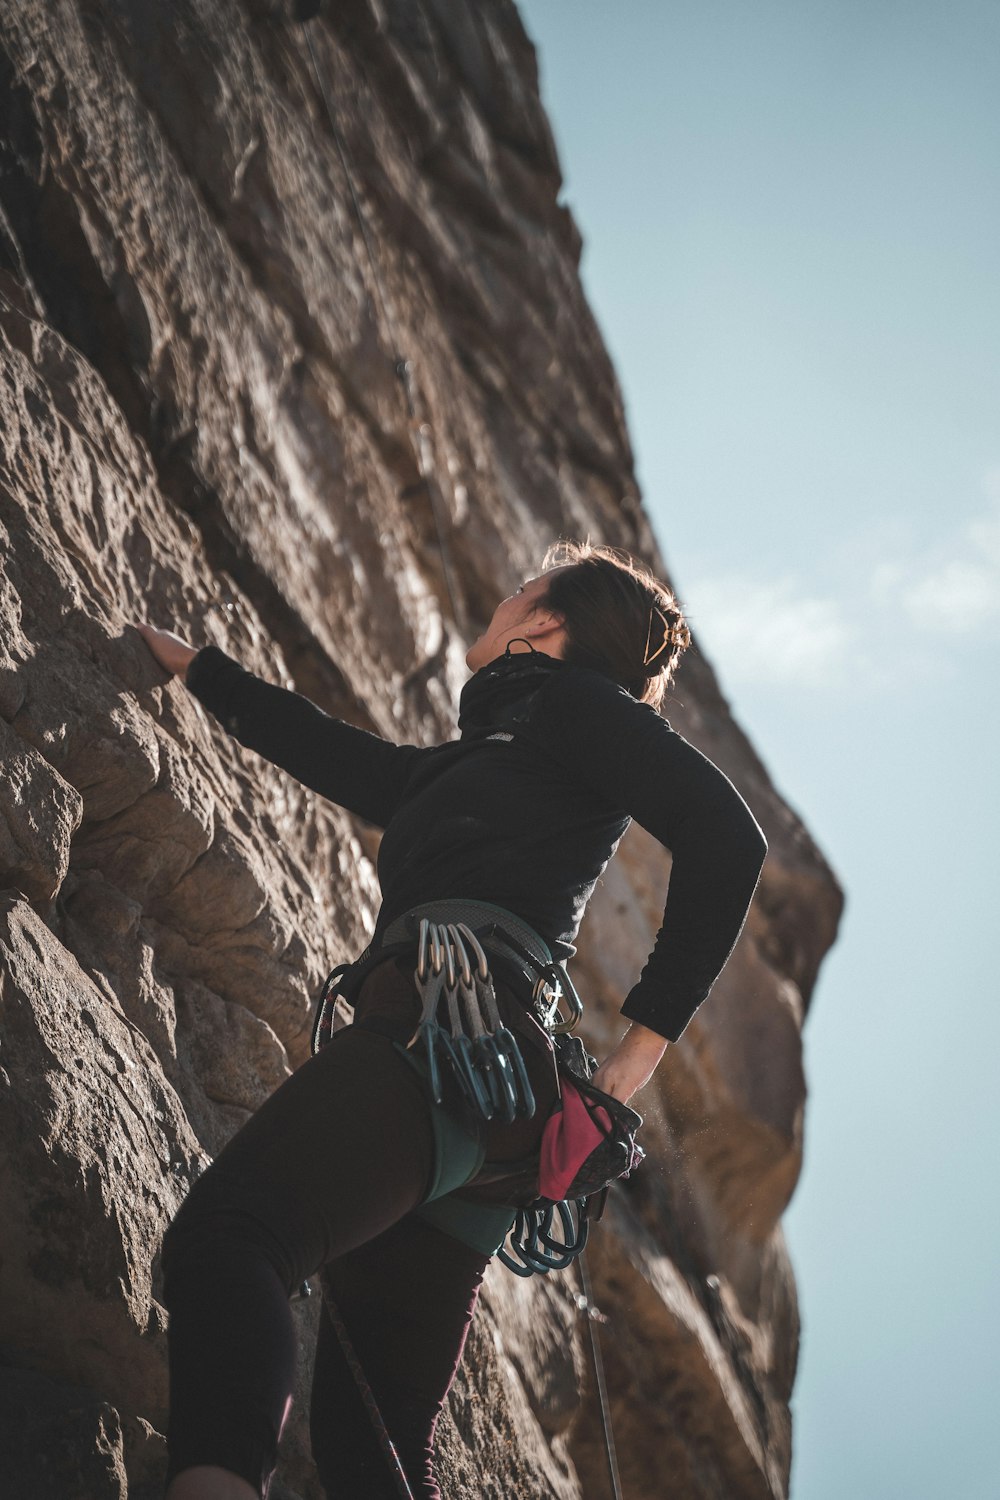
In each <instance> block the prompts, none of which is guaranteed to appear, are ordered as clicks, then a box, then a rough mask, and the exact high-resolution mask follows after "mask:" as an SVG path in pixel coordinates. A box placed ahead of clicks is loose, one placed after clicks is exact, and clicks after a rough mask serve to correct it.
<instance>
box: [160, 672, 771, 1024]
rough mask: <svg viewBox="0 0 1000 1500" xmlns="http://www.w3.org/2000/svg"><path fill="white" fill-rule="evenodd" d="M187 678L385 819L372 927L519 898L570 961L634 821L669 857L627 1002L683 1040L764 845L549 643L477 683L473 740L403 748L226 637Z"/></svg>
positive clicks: (617, 692)
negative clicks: (439, 908)
mask: <svg viewBox="0 0 1000 1500" xmlns="http://www.w3.org/2000/svg"><path fill="white" fill-rule="evenodd" d="M187 685H188V687H189V688H190V690H191V692H192V693H193V694H194V695H195V696H196V697H197V698H198V699H199V700H200V701H201V702H202V703H203V704H204V705H205V707H206V708H208V709H209V710H210V711H211V712H212V713H213V714H214V715H215V717H216V718H217V719H219V721H220V722H221V723H222V725H223V726H224V727H225V728H226V729H227V730H228V731H229V732H230V733H231V734H233V735H234V736H235V737H236V738H237V739H238V740H239V741H240V743H241V744H243V745H246V746H247V747H248V748H249V749H251V750H255V751H256V752H257V753H258V754H260V755H262V756H264V757H265V758H266V759H267V760H269V761H272V762H273V763H274V764H275V765H278V766H281V767H282V768H283V769H284V770H286V771H288V772H290V774H291V775H293V776H294V777H296V779H297V780H299V781H301V782H302V783H303V784H304V785H305V786H308V787H311V788H312V789H313V790H314V791H316V792H318V793H320V795H321V796H323V797H327V798H329V799H330V800H331V801H332V802H336V803H338V804H339V805H340V806H341V807H344V808H347V809H348V810H349V811H350V812H353V813H356V814H358V815H359V816H360V817H362V818H364V819H365V820H366V821H367V822H370V823H373V824H375V825H376V826H377V827H380V828H383V829H384V830H385V833H384V836H383V839H382V843H381V847H380V850H379V857H378V875H379V880H380V883H381V886H382V908H381V911H380V913H379V918H378V924H377V927H376V932H378V931H380V930H382V929H383V928H384V927H386V926H387V925H388V923H390V922H391V921H393V920H394V919H395V918H396V917H397V916H399V915H400V914H401V913H402V912H404V911H407V910H408V909H409V908H410V907H411V906H416V905H417V904H419V903H420V902H424V901H433V900H440V899H444V898H448V897H455V896H464V897H468V898H472V899H475V900H479V901H489V902H493V903H494V904H496V905H497V906H503V907H506V908H507V909H508V910H509V911H513V912H515V913H516V914H517V915H518V916H520V917H522V918H523V919H524V920H525V921H526V922H528V923H529V924H530V925H531V926H532V927H534V928H535V930H536V931H537V932H538V933H540V934H541V936H542V937H544V938H545V939H546V941H547V942H548V943H549V945H550V947H551V948H552V951H553V953H555V954H556V956H557V957H563V958H565V957H568V956H569V955H570V954H572V952H573V951H574V948H573V940H574V939H575V937H576V934H577V931H578V929H579V926H580V920H581V918H582V916H583V911H584V908H585V906H586V904H587V900H588V898H589V897H590V895H591V892H592V891H593V889H594V886H595V884H596V882H597V880H598V878H599V877H600V875H601V873H602V871H603V870H604V867H605V865H606V864H607V862H608V860H609V859H610V857H611V855H612V854H613V853H614V851H615V848H616V847H617V845H618V841H619V840H620V838H621V836H622V834H623V833H624V832H625V829H626V828H627V827H628V825H629V822H630V821H631V819H633V818H634V819H635V821H636V822H637V823H639V824H640V825H641V826H642V827H643V828H645V829H647V830H648V831H649V832H650V833H651V834H653V836H654V837H655V838H657V839H658V840H659V841H660V843H662V844H663V845H665V846H666V848H668V849H669V850H670V852H671V854H672V857H673V862H672V869H671V876H670V886H669V891H668V895H667V901H666V906H665V910H664V917H663V925H662V927H661V928H660V931H659V933H658V935H657V938H656V943H655V945H654V948H653V951H652V953H651V954H650V955H649V958H648V960H647V962H646V965H645V967H644V969H643V970H642V973H641V975H640V977H639V980H638V983H637V984H636V985H635V986H634V987H633V988H632V990H631V991H630V992H629V994H628V996H627V998H626V1000H625V1004H624V1006H623V1007H622V1009H623V1013H624V1014H625V1015H626V1016H628V1017H629V1018H630V1019H631V1020H634V1021H638V1022H640V1023H641V1024H642V1025H643V1026H648V1027H649V1028H650V1029H651V1030H653V1031H656V1032H658V1033H659V1034H660V1035H661V1036H665V1037H667V1038H669V1039H670V1040H672V1041H675V1040H676V1039H677V1038H678V1037H679V1036H680V1035H681V1032H682V1031H683V1030H684V1028H685V1026H686V1025H687V1023H688V1021H689V1020H690V1018H691V1016H692V1015H693V1014H694V1011H695V1010H696V1009H697V1007H698V1006H699V1005H700V1004H701V1002H702V1001H703V1000H704V999H705V997H706V995H707V994H708V992H709V990H710V989H711V987H712V984H713V983H714V981H715V979H716V978H717V976H718V974H719V972H720V970H721V969H722V967H723V965H724V964H725V962H726V959H727V958H728V956H729V954H730V952H731V950H732V947H733V944H734V943H735V942H736V939H737V937H738V936H739V932H740V929H741V927H742V925H743V921H744V919H745V917H746V913H747V908H748V907H749V904H750V898H751V896H752V895H753V891H754V887H755V885H756V882H757V877H758V875H759V873H760V868H761V864H762V863H763V859H764V855H765V853H766V850H767V845H766V843H765V840H764V836H763V834H762V833H761V831H760V829H759V828H758V826H757V824H756V822H755V821H754V818H753V816H752V815H751V813H750V811H749V809H748V808H747V806H746V803H745V802H744V801H743V799H742V798H741V797H740V795H739V793H738V792H737V791H736V789H735V788H734V787H733V785H732V783H731V782H730V781H729V780H728V779H727V778H726V777H725V776H724V775H723V773H722V772H721V771H720V770H719V769H718V768H717V767H716V766H714V765H713V764H712V762H711V761H709V760H707V759H706V758H705V756H703V755H702V754H701V753H700V752H699V751H698V750H696V749H695V748H694V747H693V746H692V745H689V744H688V743H687V741H686V740H684V739H682V738H681V736H680V735H679V734H676V733H675V732H674V730H672V729H671V728H670V725H669V724H668V723H667V721H666V720H665V719H663V718H661V717H660V715H659V714H658V713H656V712H655V711H654V710H653V709H652V708H650V707H649V706H648V705H647V704H643V703H639V702H637V701H636V699H634V698H632V697H631V696H630V694H628V693H627V692H626V691H625V690H624V689H623V688H620V687H618V686H617V684H615V683H614V682H612V681H611V680H610V679H609V678H606V677H604V676H602V675H601V674H600V673H597V672H592V671H588V670H586V669H584V668H580V667H575V666H570V665H568V664H567V663H565V662H562V661H558V660H556V659H555V658H553V657H548V656H544V655H542V654H541V653H539V652H534V653H532V654H530V655H526V654H525V655H515V656H508V657H501V658H499V659H498V660H497V661H495V662H493V663H491V664H490V666H488V667H484V668H483V669H482V670H481V671H479V672H477V673H476V674H475V676H474V677H473V678H472V679H471V680H470V681H469V682H468V683H467V684H466V686H465V688H464V690H463V692H462V699H461V712H460V717H459V727H460V730H461V738H460V739H457V740H451V741H448V742H446V743H444V744H441V745H434V746H431V747H429V748H426V749H423V748H420V747H419V746H416V745H396V744H393V743H392V742H390V741H388V740H384V739H381V738H380V737H379V736H378V735H374V734H370V733H368V732H367V731H366V730H363V729H358V728H356V727H355V726H353V725H350V724H345V723H344V722H343V721H341V720H339V719H335V718H331V717H330V716H329V715H327V714H325V713H323V712H322V711H321V710H320V709H318V708H317V707H316V706H315V705H314V704H312V703H310V702H309V700H308V699H306V698H303V697H301V696H300V695H299V694H297V693H293V692H289V691H288V690H287V689H285V688H279V687H275V686H273V685H272V684H270V683H267V682H264V681H263V680H262V679H260V678H259V677H256V676H254V675H253V674H252V673H250V672H247V671H245V670H244V669H243V668H242V667H240V666H239V664H238V663H237V662H235V661H233V660H232V659H231V658H230V657H228V656H226V655H225V653H224V652H222V651H220V650H218V649H217V648H216V647H214V646H208V647H206V648H205V649H204V650H203V651H200V652H199V653H198V655H197V656H196V657H195V658H194V660H193V661H192V663H191V665H190V667H189V668H188V674H187Z"/></svg>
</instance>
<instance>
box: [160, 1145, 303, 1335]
mask: <svg viewBox="0 0 1000 1500" xmlns="http://www.w3.org/2000/svg"><path fill="white" fill-rule="evenodd" d="M283 1221H285V1216H284V1215H283V1214H282V1212H281V1209H280V1207H279V1208H276V1207H275V1206H274V1205H268V1204H266V1203H264V1202H263V1201H262V1200H261V1198H260V1196H259V1194H257V1193H256V1192H254V1191H253V1190H252V1189H251V1188H248V1187H247V1186H245V1185H243V1184H241V1183H240V1182H239V1181H237V1180H234V1179H232V1178H230V1177H229V1176H228V1175H227V1174H226V1173H224V1172H222V1171H219V1170H217V1169H216V1168H214V1167H210V1168H209V1170H208V1171H207V1172H206V1173H205V1174H204V1175H203V1176H202V1177H200V1178H199V1179H198V1181H197V1182H196V1183H195V1185H194V1187H193V1188H192V1189H191V1192H190V1193H189V1194H188V1196H187V1198H186V1199H185V1200H184V1202H183V1204H182V1205H181V1207H180V1209H179V1210H178V1212H177V1214H176V1216H175V1217H174V1219H173V1221H172V1222H171V1224H170V1225H169V1227H168V1229H167V1232H166V1234H165V1235H164V1237H163V1253H162V1265H163V1281H164V1299H165V1302H166V1305H167V1307H168V1308H169V1307H170V1302H171V1297H172V1295H173V1293H174V1291H175V1289H176V1288H177V1287H178V1286H179V1284H180V1283H181V1282H182V1281H183V1280H184V1278H185V1277H186V1276H187V1275H188V1274H189V1273H193V1274H196V1275H197V1276H198V1277H199V1278H203V1277H205V1276H207V1275H212V1274H215V1275H219V1276H233V1275H236V1274H238V1272H239V1269H240V1267H241V1266H243V1265H245V1264H246V1263H248V1262H254V1263H256V1264H258V1265H259V1263H260V1261H261V1260H264V1261H265V1262H266V1263H267V1264H268V1265H269V1266H270V1267H271V1269H272V1270H273V1271H274V1273H275V1274H276V1275H277V1276H278V1278H279V1279H280V1280H281V1282H282V1283H283V1284H284V1285H285V1286H286V1288H287V1290H288V1292H289V1293H291V1292H292V1291H293V1290H294V1289H295V1288H296V1287H297V1286H299V1285H300V1284H301V1282H302V1280H303V1279H304V1276H303V1274H302V1273H301V1272H300V1270H299V1265H300V1262H301V1260H302V1254H301V1250H300V1247H298V1246H296V1245H294V1244H290V1243H288V1241H287V1239H286V1237H285V1236H284V1235H283V1234H282V1233H281V1225H282V1223H283Z"/></svg>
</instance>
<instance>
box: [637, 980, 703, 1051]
mask: <svg viewBox="0 0 1000 1500" xmlns="http://www.w3.org/2000/svg"><path fill="white" fill-rule="evenodd" d="M643 988H644V987H643V986H642V985H641V984H637V985H636V986H635V987H634V988H633V989H631V990H629V992H628V995H627V996H626V997H625V1004H624V1005H623V1006H622V1009H621V1013H622V1015H623V1016H625V1017H626V1018H627V1019H628V1020H629V1021H637V1022H638V1023H639V1025H640V1026H645V1027H646V1028H647V1029H648V1030H649V1031H655V1032H656V1034H657V1036H662V1037H666V1039H667V1041H668V1042H679V1041H680V1039H681V1037H682V1036H683V1034H684V1031H685V1028H686V1027H687V1024H688V1022H689V1021H690V1019H691V1017H692V1016H693V1015H694V1013H695V1011H696V1010H697V1009H698V1005H700V1004H701V1001H698V1003H697V1004H695V1005H685V1006H683V1007H678V1006H676V1005H665V1004H663V1003H662V1002H661V1003H660V1004H657V1003H656V1002H655V1001H651V1000H649V999H648V998H647V996H646V995H645V994H644V993H643Z"/></svg>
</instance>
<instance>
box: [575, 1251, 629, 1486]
mask: <svg viewBox="0 0 1000 1500" xmlns="http://www.w3.org/2000/svg"><path fill="white" fill-rule="evenodd" d="M580 1278H581V1280H582V1282H583V1295H584V1297H585V1299H586V1307H585V1308H584V1313H585V1315H586V1319H587V1325H588V1327H589V1329H590V1348H591V1353H592V1354H593V1356H594V1374H595V1375H596V1376H597V1397H598V1400H599V1402H600V1405H601V1422H602V1423H603V1425H604V1447H605V1449H606V1451H607V1455H608V1474H609V1476H610V1478H611V1489H612V1492H613V1494H614V1497H615V1500H622V1482H621V1477H620V1475H619V1473H618V1454H617V1452H616V1451H615V1435H614V1431H613V1430H612V1427H611V1409H610V1407H609V1405H608V1388H607V1385H606V1383H605V1379H604V1360H603V1359H602V1358H601V1344H600V1340H599V1338H598V1336H597V1319H596V1318H595V1317H594V1315H593V1314H594V1292H593V1287H592V1286H591V1282H590V1272H589V1271H588V1270H587V1257H586V1255H581V1256H580Z"/></svg>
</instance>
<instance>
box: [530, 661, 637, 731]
mask: <svg viewBox="0 0 1000 1500" xmlns="http://www.w3.org/2000/svg"><path fill="white" fill-rule="evenodd" d="M535 704H536V707H537V710H538V712H539V713H540V714H546V715H547V714H549V713H562V714H571V715H574V716H575V715H578V714H584V715H593V716H595V717H599V718H600V720H601V722H602V723H607V722H608V721H610V722H612V723H615V722H621V723H623V724H624V723H629V724H632V725H633V726H636V727H639V726H642V725H644V724H647V723H651V722H653V721H656V722H657V723H659V724H661V725H662V724H665V723H666V720H665V719H664V718H663V717H662V715H661V714H659V713H658V712H657V710H656V709H655V708H653V707H652V705H651V704H649V703H641V702H640V701H639V699H638V698H633V696H632V694H631V693H630V692H628V690H627V689H626V688H623V687H622V686H621V684H620V683H618V682H615V680H614V678H612V677H608V676H606V675H605V673H603V672H597V671H595V670H594V669H593V668H591V667H580V666H576V665H575V664H574V663H572V662H561V663H560V670H559V671H558V672H553V673H552V674H551V675H550V676H549V677H548V678H546V680H545V682H544V683H543V684H542V687H541V688H540V690H539V692H538V694H537V696H536V698H535Z"/></svg>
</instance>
